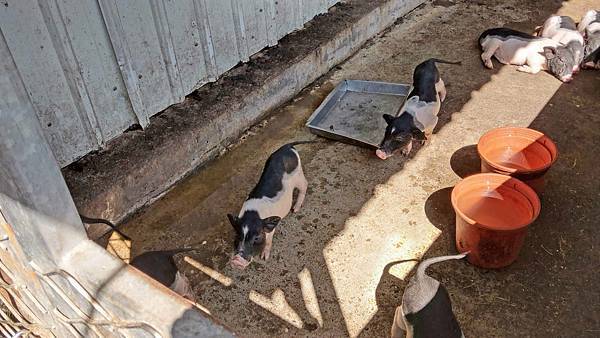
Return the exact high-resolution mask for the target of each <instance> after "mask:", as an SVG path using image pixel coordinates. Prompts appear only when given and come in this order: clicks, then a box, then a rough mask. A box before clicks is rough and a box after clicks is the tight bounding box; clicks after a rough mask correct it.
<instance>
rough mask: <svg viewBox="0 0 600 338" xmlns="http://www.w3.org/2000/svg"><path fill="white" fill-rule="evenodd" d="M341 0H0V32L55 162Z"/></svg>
mask: <svg viewBox="0 0 600 338" xmlns="http://www.w3.org/2000/svg"><path fill="white" fill-rule="evenodd" d="M338 1H339V0H126V1H123V0H49V1H42V0H39V1H34V0H1V1H0V33H1V36H0V39H2V40H4V43H3V44H2V45H3V46H2V48H7V49H8V51H9V55H10V57H12V59H13V60H14V63H15V65H16V66H17V69H18V71H19V74H20V77H21V79H22V81H23V83H24V84H25V88H26V91H27V94H28V96H29V99H30V100H31V103H32V104H33V107H34V109H35V112H36V115H37V117H38V119H39V121H40V124H41V127H42V129H43V131H44V134H45V136H46V139H47V140H48V142H49V143H50V146H51V148H52V151H53V153H54V155H55V157H56V158H57V160H58V162H59V164H60V165H61V166H65V165H67V164H69V163H71V162H72V161H74V160H76V159H77V158H79V157H81V156H83V155H85V154H87V153H88V152H90V151H92V150H95V149H99V148H101V147H102V146H103V145H104V144H105V143H106V142H107V141H108V140H110V139H112V138H114V137H116V136H118V135H120V134H121V133H122V132H123V131H124V130H126V129H127V128H128V127H130V126H131V125H133V124H139V125H141V126H142V127H145V126H147V125H148V123H149V119H150V117H151V116H152V115H154V114H156V113H158V112H160V111H162V110H163V109H165V108H166V107H168V106H169V105H171V104H173V103H177V102H180V101H182V100H183V98H184V96H185V95H187V94H189V93H191V92H192V91H193V90H195V89H197V88H198V87H200V86H202V85H203V84H205V83H207V82H210V81H214V80H215V79H216V78H217V77H218V76H219V75H221V74H223V72H225V71H227V70H228V69H230V68H232V67H233V66H235V65H236V64H237V63H238V62H240V61H247V60H248V58H249V56H250V55H252V54H254V53H256V52H257V51H259V50H261V49H262V48H264V47H266V46H272V45H275V44H277V41H278V40H279V39H280V38H282V37H283V36H284V35H286V34H288V33H289V32H291V31H293V30H295V29H298V28H301V27H302V26H303V24H304V23H306V22H307V21H309V20H310V19H312V18H313V17H314V16H315V15H317V14H319V13H324V12H326V11H327V9H328V8H329V7H330V6H332V5H334V4H335V3H336V2H338Z"/></svg>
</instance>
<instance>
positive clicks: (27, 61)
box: [0, 1, 98, 163]
mask: <svg viewBox="0 0 600 338" xmlns="http://www.w3.org/2000/svg"><path fill="white" fill-rule="evenodd" d="M7 4H8V6H0V29H1V30H2V34H3V36H4V38H5V40H6V43H7V45H8V48H9V49H10V53H11V55H12V57H13V60H14V62H15V64H16V66H17V68H18V70H19V74H20V75H21V78H22V79H23V82H24V84H25V87H26V90H27V94H28V95H29V97H30V99H31V102H32V104H33V106H34V107H35V110H36V114H37V116H38V118H39V120H40V124H41V126H42V128H43V130H44V133H45V136H46V139H47V140H48V143H50V145H51V147H52V150H53V152H54V156H55V157H56V158H57V160H58V161H59V162H60V163H69V162H70V161H72V160H73V159H75V158H77V157H79V156H82V155H84V154H86V153H87V152H89V151H90V150H93V149H97V148H98V140H97V138H96V135H95V132H94V131H93V130H92V129H91V127H90V125H89V122H88V120H87V115H86V112H85V111H84V109H85V107H83V105H81V100H79V96H80V95H83V93H80V92H79V89H80V88H78V85H79V84H77V83H75V78H76V77H78V75H77V73H78V71H77V70H76V69H72V68H70V67H71V66H72V61H73V60H72V59H71V57H72V55H69V54H68V53H65V52H66V51H65V50H64V48H63V47H64V44H63V42H64V41H62V40H61V37H63V36H62V34H60V33H58V32H57V26H58V25H60V22H59V23H56V22H54V20H55V19H56V18H53V17H52V16H51V14H50V13H48V12H46V13H45V14H43V13H42V9H41V8H40V6H38V4H37V3H36V2H33V1H11V2H10V4H9V3H7ZM49 29H50V31H49ZM76 101H79V102H76Z"/></svg>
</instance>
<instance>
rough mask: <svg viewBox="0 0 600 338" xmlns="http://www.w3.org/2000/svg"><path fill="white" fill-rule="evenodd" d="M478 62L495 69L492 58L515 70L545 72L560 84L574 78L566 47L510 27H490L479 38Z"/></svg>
mask: <svg viewBox="0 0 600 338" xmlns="http://www.w3.org/2000/svg"><path fill="white" fill-rule="evenodd" d="M479 45H480V46H481V50H482V54H481V60H482V61H483V64H484V65H485V66H486V67H487V68H494V65H493V63H492V57H493V56H494V57H496V59H498V61H500V62H501V63H503V64H505V65H517V66H519V67H518V68H517V70H518V71H521V72H526V73H531V74H536V73H538V72H539V71H541V70H548V71H550V73H551V74H553V75H554V76H555V77H557V78H558V79H559V80H561V81H563V82H569V81H571V79H572V78H573V67H574V66H575V57H574V55H573V53H572V52H571V51H570V50H569V49H567V47H565V46H563V45H561V44H560V43H559V42H557V41H554V40H552V39H548V38H542V37H537V36H533V35H531V34H527V33H523V32H519V31H516V30H514V29H510V28H492V29H488V30H486V31H485V32H483V33H482V34H481V35H480V36H479Z"/></svg>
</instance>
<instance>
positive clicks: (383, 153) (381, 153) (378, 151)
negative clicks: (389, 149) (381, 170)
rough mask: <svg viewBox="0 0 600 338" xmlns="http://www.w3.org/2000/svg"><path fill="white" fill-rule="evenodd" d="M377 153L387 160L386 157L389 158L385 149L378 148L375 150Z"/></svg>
mask: <svg viewBox="0 0 600 338" xmlns="http://www.w3.org/2000/svg"><path fill="white" fill-rule="evenodd" d="M375 155H377V157H379V158H380V159H382V160H385V159H386V158H388V156H387V154H386V153H385V151H383V150H381V149H377V150H375Z"/></svg>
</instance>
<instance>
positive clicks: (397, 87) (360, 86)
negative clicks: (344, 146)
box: [306, 80, 410, 148]
mask: <svg viewBox="0 0 600 338" xmlns="http://www.w3.org/2000/svg"><path fill="white" fill-rule="evenodd" d="M409 90H410V86H409V85H405V84H399V83H386V82H374V81H359V80H344V81H343V82H341V83H340V84H339V85H338V86H337V87H335V89H334V90H333V91H332V92H331V93H329V95H328V96H327V97H326V98H325V100H324V101H323V102H322V103H321V105H320V106H319V107H318V108H317V109H316V110H315V112H314V113H313V114H312V115H311V116H310V118H309V119H308V122H306V126H307V127H308V128H309V129H310V131H311V132H312V133H314V134H317V135H319V136H323V137H327V138H330V139H334V140H338V141H342V142H345V143H350V144H355V145H359V146H368V147H375V148H376V147H378V146H379V143H380V142H381V139H382V138H383V134H384V133H385V127H386V125H387V124H386V123H385V120H384V119H383V117H382V116H383V114H390V115H392V116H396V114H398V112H399V110H400V107H401V106H402V104H403V103H404V100H405V99H406V96H407V95H408V92H409Z"/></svg>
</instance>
